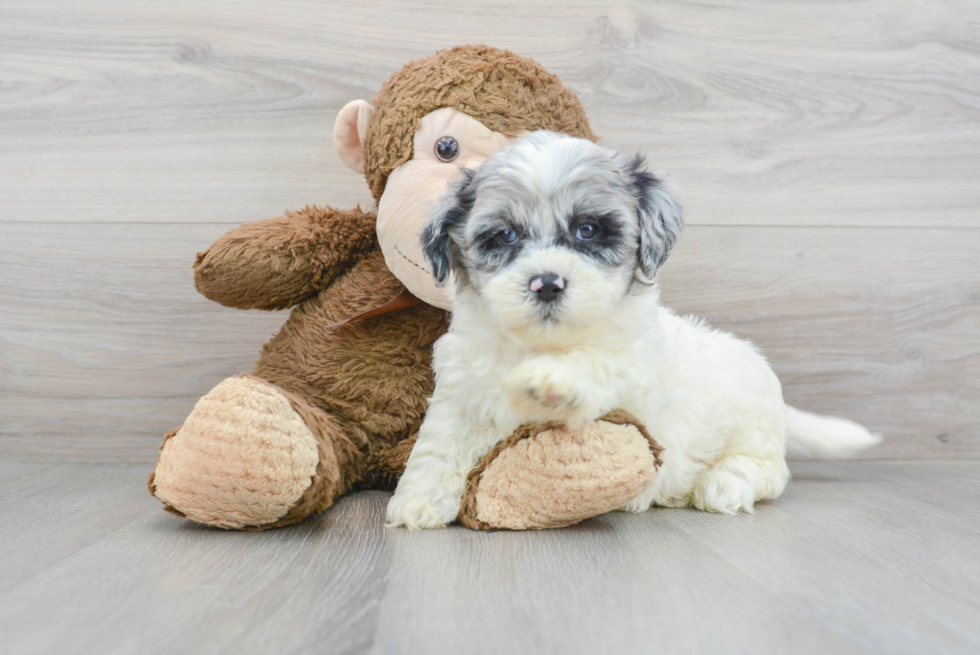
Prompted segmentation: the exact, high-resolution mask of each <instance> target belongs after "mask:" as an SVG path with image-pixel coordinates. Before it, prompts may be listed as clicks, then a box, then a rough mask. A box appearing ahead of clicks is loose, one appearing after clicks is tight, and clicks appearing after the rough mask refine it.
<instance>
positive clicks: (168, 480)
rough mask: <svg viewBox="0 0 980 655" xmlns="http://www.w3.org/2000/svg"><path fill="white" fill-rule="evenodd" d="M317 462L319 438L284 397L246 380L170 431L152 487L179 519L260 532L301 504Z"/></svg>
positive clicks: (230, 383) (217, 391) (224, 387)
mask: <svg viewBox="0 0 980 655" xmlns="http://www.w3.org/2000/svg"><path fill="white" fill-rule="evenodd" d="M319 459H320V454H319V449H318V447H317V442H316V439H315V438H314V436H313V433H312V432H311V431H310V428H309V427H307V424H306V422H305V421H304V420H303V418H301V417H300V415H299V414H298V413H297V411H296V410H295V409H294V408H293V406H292V405H291V404H290V401H289V399H288V398H287V397H286V396H285V395H284V393H283V392H282V391H281V390H279V389H278V388H277V387H275V386H273V385H271V384H269V383H268V382H265V381H263V380H260V379H259V378H255V377H252V376H246V375H241V376H236V377H232V378H228V379H227V380H224V381H223V382H221V383H220V384H219V385H218V386H216V387H215V388H214V389H212V390H211V391H210V392H209V393H208V394H207V395H205V396H204V397H203V398H201V399H200V400H199V401H198V402H197V405H195V407H194V411H192V412H191V414H190V416H188V417H187V420H186V421H185V422H184V425H183V426H181V427H179V428H177V429H176V430H173V431H171V432H170V433H169V434H167V436H166V437H165V438H164V442H163V445H162V446H161V447H160V454H159V457H158V458H157V464H156V467H155V469H154V471H153V473H152V474H150V478H149V480H148V485H149V488H150V492H151V493H152V494H153V495H154V496H156V497H157V498H159V499H160V500H162V501H163V502H164V503H165V504H166V505H167V509H168V510H170V511H172V512H174V513H176V514H178V515H181V516H185V517H187V518H189V519H191V520H194V521H198V522H200V523H206V524H208V525H213V526H218V527H222V528H237V529H242V528H246V529H247V528H256V527H261V526H269V525H270V524H272V523H275V522H276V521H279V520H280V519H283V518H284V517H286V515H287V513H288V512H289V511H290V509H291V508H293V507H294V506H295V505H296V504H297V503H299V501H300V500H301V498H303V496H304V493H305V492H306V491H307V490H308V489H309V488H310V486H311V484H312V482H313V477H314V475H315V474H316V473H317V464H318V462H319Z"/></svg>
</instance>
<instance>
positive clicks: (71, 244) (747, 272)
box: [0, 224, 980, 461]
mask: <svg viewBox="0 0 980 655" xmlns="http://www.w3.org/2000/svg"><path fill="white" fill-rule="evenodd" d="M225 227H226V226H224V225H221V224H217V225H214V224H205V225H152V224H148V225H119V224H100V225H95V224H87V225H73V224H62V225H21V224H5V225H0V279H3V280H4V282H5V283H4V284H3V285H2V286H0V316H2V317H3V319H2V321H0V415H2V416H3V421H2V422H0V454H4V455H8V456H9V455H37V456H46V457H55V458H61V459H63V460H65V461H72V460H78V459H83V460H89V461H92V460H95V461H98V460H112V461H149V460H150V459H152V458H153V457H154V456H155V453H156V449H157V447H158V445H159V441H160V437H161V435H162V434H163V433H164V432H165V431H166V430H169V429H170V428H172V427H175V426H177V425H179V424H180V423H181V422H182V421H183V419H184V417H185V416H186V415H187V413H189V412H190V410H191V409H192V407H193V405H194V403H195V402H196V401H197V399H198V398H199V397H200V396H201V395H203V394H204V393H206V392H207V391H208V390H209V389H210V388H211V387H213V386H214V385H215V384H217V383H218V382H219V381H220V380H221V379H223V378H224V377H226V376H228V375H231V374H234V373H238V372H241V371H247V370H250V368H251V366H252V364H253V362H254V361H255V359H256V357H257V355H258V352H259V349H260V348H261V345H262V343H264V342H265V341H266V340H267V339H268V337H269V336H270V335H271V334H272V333H274V332H275V331H276V330H278V328H279V326H280V325H281V324H282V323H283V321H284V320H285V313H283V312H280V313H273V314H269V313H263V312H241V311H236V310H230V309H226V308H222V307H220V306H218V305H216V304H214V303H211V302H209V301H207V300H206V299H205V298H203V297H201V296H199V295H198V294H197V293H196V292H195V291H194V289H193V283H192V275H191V270H190V263H191V261H192V259H193V254H194V253H195V252H196V251H198V250H201V249H203V248H206V247H207V245H208V244H209V243H210V242H211V240H212V239H214V238H215V237H217V236H218V235H219V234H221V233H222V232H223V231H224V230H225ZM978 252H980V231H976V230H962V229H961V230H953V229H932V230H927V229H904V228H889V229H877V228H867V229H865V228H861V229H858V228H808V229H803V228H792V229H788V228H771V227H758V228H744V227H708V226H701V227H692V228H690V229H688V230H687V232H686V233H685V235H684V236H683V237H682V239H681V241H680V245H679V247H678V250H677V252H676V253H675V255H673V256H672V257H671V260H670V261H668V263H667V265H666V267H665V269H664V272H663V275H662V277H663V280H662V283H663V288H664V291H663V297H664V300H665V302H666V303H667V304H669V305H672V306H675V307H677V308H678V309H679V310H680V311H682V312H693V313H698V314H702V315H704V316H706V317H707V318H708V319H709V320H710V321H711V322H712V323H713V324H714V325H715V326H717V327H719V328H723V329H727V330H731V331H734V332H735V333H736V334H739V335H740V336H743V337H746V338H750V339H752V340H754V341H755V342H756V343H757V344H758V345H759V346H761V348H762V349H763V351H764V352H765V353H766V355H767V356H768V357H769V359H770V361H771V362H772V363H773V366H774V367H775V369H776V371H777V373H778V374H779V375H780V377H781V379H782V380H783V384H784V389H785V395H786V397H787V399H788V400H789V401H790V402H792V403H795V404H797V405H799V406H800V407H803V408H808V409H813V410H815V411H821V412H827V413H835V414H841V415H845V416H849V417H851V418H853V419H855V420H860V421H862V422H865V423H866V424H868V425H869V426H871V427H872V428H873V429H875V430H880V431H882V432H883V433H884V434H885V436H886V437H887V441H886V442H885V443H884V444H883V445H882V446H880V447H879V448H878V449H876V450H874V451H871V452H870V453H869V454H868V456H869V457H875V458H889V457H903V458H921V457H927V458H951V457H977V456H978V455H980V402H978V400H980V268H978V267H977V266H976V255H977V253H978Z"/></svg>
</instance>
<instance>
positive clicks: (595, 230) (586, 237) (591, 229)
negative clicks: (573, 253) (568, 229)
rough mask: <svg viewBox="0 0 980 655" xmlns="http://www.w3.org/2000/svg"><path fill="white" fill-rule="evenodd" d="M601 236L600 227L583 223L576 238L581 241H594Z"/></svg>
mask: <svg viewBox="0 0 980 655" xmlns="http://www.w3.org/2000/svg"><path fill="white" fill-rule="evenodd" d="M598 235H599V226H598V225H596V224H595V223H582V224H581V225H579V226H578V230H576V232H575V236H576V237H578V239H579V240H580V241H592V240H593V239H595V238H596V236H598Z"/></svg>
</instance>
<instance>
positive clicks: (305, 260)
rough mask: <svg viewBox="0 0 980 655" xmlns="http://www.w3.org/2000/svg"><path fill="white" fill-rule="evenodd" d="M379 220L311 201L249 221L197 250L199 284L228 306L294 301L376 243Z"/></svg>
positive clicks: (282, 305)
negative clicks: (202, 250) (274, 215)
mask: <svg viewBox="0 0 980 655" xmlns="http://www.w3.org/2000/svg"><path fill="white" fill-rule="evenodd" d="M375 222H376V218H375V215H374V214H373V213H367V212H363V211H361V210H360V209H359V208H358V209H352V210H348V211H340V210H337V209H332V208H330V207H311V206H307V207H304V208H303V209H300V210H299V211H290V212H286V214H285V215H284V216H281V217H279V218H270V219H266V220H261V221H255V222H254V223H246V224H245V225H242V226H241V227H239V228H236V229H234V230H232V231H231V232H228V233H227V234H225V235H224V236H222V237H221V238H219V239H218V240H217V241H215V242H214V243H213V244H212V245H211V247H210V248H208V249H207V250H205V251H204V252H202V253H199V254H198V255H197V260H196V261H195V262H194V286H196V287H197V290H198V291H200V292H201V293H202V294H203V295H205V296H206V297H208V298H209V299H211V300H214V301H215V302H218V303H221V304H222V305H225V306H227V307H237V308H239V309H270V310H271V309H284V308H286V307H291V306H293V305H296V304H298V303H300V302H302V301H303V300H305V299H307V298H309V297H310V296H312V295H313V294H314V293H316V292H317V291H320V290H321V289H324V288H326V287H327V286H329V285H330V282H331V281H332V280H333V279H334V277H336V276H337V275H338V274H339V273H341V272H342V271H344V270H345V269H346V268H348V267H349V266H350V265H351V264H352V263H353V262H354V261H355V260H356V259H357V258H358V257H359V256H360V255H362V254H364V253H365V252H368V251H370V250H372V249H373V248H375V247H376V246H377V241H376V237H375Z"/></svg>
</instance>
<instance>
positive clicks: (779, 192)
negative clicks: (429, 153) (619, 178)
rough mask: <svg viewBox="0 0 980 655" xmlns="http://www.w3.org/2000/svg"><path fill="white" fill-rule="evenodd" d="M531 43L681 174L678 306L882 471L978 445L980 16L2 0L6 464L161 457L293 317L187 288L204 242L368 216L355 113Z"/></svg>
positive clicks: (761, 8) (916, 4) (974, 9)
mask: <svg viewBox="0 0 980 655" xmlns="http://www.w3.org/2000/svg"><path fill="white" fill-rule="evenodd" d="M458 43H487V44H490V45H495V46H498V47H504V48H509V49H512V50H514V51H516V52H518V53H520V54H523V55H528V56H531V57H534V58H536V59H538V60H539V61H540V62H542V63H543V64H544V65H545V66H546V67H547V68H548V69H550V70H551V71H553V72H555V73H557V74H558V75H560V76H561V77H562V78H563V79H564V80H565V82H566V83H567V84H569V85H570V86H572V87H573V88H574V89H575V90H576V91H577V92H578V94H579V95H580V97H581V99H582V101H583V102H584V104H585V106H586V108H587V110H588V112H589V114H590V116H591V119H592V123H593V127H594V129H595V131H596V132H597V133H598V134H600V135H601V136H603V137H604V143H605V144H607V145H609V146H615V147H619V146H626V147H631V148H637V149H639V150H642V151H644V152H646V153H648V154H649V156H650V158H651V160H652V162H653V163H654V166H655V167H656V168H658V169H662V170H666V171H669V172H670V174H671V179H672V181H673V183H674V185H675V186H676V188H677V191H678V194H679V195H680V197H681V198H682V199H683V201H684V203H685V205H686V208H687V215H688V221H689V225H690V227H689V229H688V230H687V232H686V234H685V236H684V237H683V238H682V241H681V245H680V247H679V248H678V250H677V252H676V256H674V257H673V258H672V260H671V261H670V262H669V264H668V266H667V268H666V269H665V271H664V274H663V280H662V281H663V286H664V297H665V299H666V300H667V301H668V302H669V303H671V304H673V305H675V306H676V307H678V308H680V309H681V310H682V311H684V312H696V313H701V314H704V315H706V316H708V317H709V318H710V319H711V320H712V321H713V322H714V324H716V325H717V326H719V327H722V328H725V329H730V330H733V331H735V332H736V333H738V334H740V335H742V336H745V337H749V338H751V339H753V340H755V341H756V342H757V343H758V344H759V345H760V346H761V347H762V348H763V349H764V350H765V351H766V353H767V354H768V356H769V357H770V359H771V361H772V362H773V365H774V366H775V368H776V370H777V372H778V373H779V374H780V376H781V378H782V380H783V381H784V387H785V393H786V396H787V398H788V400H790V401H791V402H793V403H795V404H797V405H799V406H800V407H804V408H810V409H814V410H818V411H823V412H834V413H840V414H843V415H847V416H850V417H852V418H854V419H857V420H860V421H863V422H865V423H867V424H868V425H869V426H871V427H872V428H874V429H876V430H879V431H881V432H883V433H884V434H885V436H886V437H887V441H886V442H885V443H884V444H883V445H882V446H881V447H879V448H878V449H877V450H875V451H873V452H872V453H870V454H869V455H868V456H869V457H877V458H917V457H925V458H961V457H972V458H975V457H977V456H978V455H980V262H978V255H980V3H976V2H972V1H970V0H964V1H962V2H953V1H937V0H928V1H927V0H921V1H916V0H905V1H900V2H896V1H894V0H864V1H861V2H834V3H828V2H816V1H814V2H803V1H800V2H782V3H779V2H771V1H765V2H762V1H758V2H756V1H747V2H739V3H727V2H717V3H712V2H710V1H709V2H693V1H691V2H688V1H682V0H678V1H675V2H642V3H641V2H635V3H609V2H604V1H600V0H596V1H588V2H586V1H572V2H569V1H568V0H560V1H559V0H545V1H542V2H534V3H528V2H511V1H501V0H493V1H492V2H491V1H487V0H478V1H475V2H468V3H466V4H465V6H463V5H456V4H446V5H438V4H435V3H408V2H398V1H396V0H371V1H369V2H343V3H341V2H338V3H324V2H320V1H314V0H297V1H296V2H289V3H267V2H258V1H256V0H245V1H242V0H235V1H231V0H218V1H215V2H209V3H201V2H190V1H183V0H181V1H175V2H149V1H147V2H141V3H133V2H131V1H130V0H126V1H123V0H117V1H114V0H89V1H88V2H83V3H69V2H67V1H66V0H30V1H29V2H28V1H27V0H6V1H5V2H4V3H3V5H2V6H0V455H3V456H5V457H9V456H19V457H42V456H43V457H48V458H60V459H64V460H91V461H100V460H115V461H119V460H122V461H133V462H137V461H148V460H150V459H151V458H152V457H153V456H154V453H155V451H156V448H157V446H158V444H159V440H160V436H161V435H162V433H163V432H164V431H165V430H166V429H168V428H170V427H173V426H175V425H178V424H179V423H180V422H181V421H182V419H183V418H184V416H186V414H187V413H188V412H189V411H190V409H191V408H192V406H193V404H194V402H195V401H196V399H197V398H198V397H200V396H201V395H202V394H203V393H205V392H206V391H207V390H208V389H209V388H210V387H211V386H213V385H214V384H215V383H217V382H218V381H219V380H221V379H222V378H224V377H225V376H227V375H229V374H232V373H235V372H238V371H242V370H247V369H249V368H250V366H251V364H252V362H253V361H254V359H255V357H256V356H257V353H258V351H259V348H260V347H261V345H262V343H263V342H264V341H265V340H266V339H267V338H268V337H269V336H270V335H271V334H272V333H273V332H275V331H276V330H277V329H278V327H279V326H280V325H281V323H282V322H283V320H284V318H285V315H284V314H282V313H273V314H267V313H261V312H239V311H235V310H230V309H225V308H222V307H219V306H217V305H215V304H213V303H210V302H208V301H207V300H205V299H204V298H203V297H200V296H198V295H197V294H196V293H195V291H194V289H193V285H192V276H191V270H190V265H191V262H192V261H193V257H194V253H195V252H197V251H199V250H201V249H203V248H205V247H206V246H207V245H208V244H209V243H210V242H211V241H212V240H213V239H214V238H216V237H217V236H218V235H220V234H221V233H223V232H225V231H226V230H228V229H230V228H231V227H233V226H234V225H236V224H238V223H241V222H244V221H249V220H254V219H258V218H263V217H267V216H273V215H277V214H279V213H281V212H282V211H283V210H284V209H286V208H289V207H297V206H302V205H304V204H307V203H325V204H331V205H334V206H337V207H341V208H345V207H350V206H353V205H355V204H357V203H361V204H362V205H369V204H370V203H371V199H370V196H369V194H368V192H367V189H366V185H365V184H364V182H363V180H362V179H360V178H359V177H358V176H357V175H355V174H354V173H352V172H350V171H348V170H347V169H346V168H345V167H344V166H343V165H342V164H341V163H340V161H339V160H338V159H337V158H336V157H335V155H334V154H333V144H332V140H331V136H330V135H331V128H332V124H333V119H334V116H335V114H336V112H337V111H338V110H339V109H340V107H341V106H342V105H343V104H344V103H346V102H347V101H349V100H351V99H354V98H368V99H369V98H371V97H372V96H373V95H374V93H375V92H376V91H377V90H378V89H379V87H380V85H381V84H382V82H383V81H384V80H385V79H386V78H387V77H388V75H390V74H391V73H392V72H393V71H395V70H396V69H398V68H399V67H400V66H401V65H402V64H404V63H405V62H407V61H408V60H410V59H413V58H416V57H420V56H425V55H428V54H431V53H432V52H434V51H435V50H436V49H439V48H441V47H445V46H449V45H453V44H458Z"/></svg>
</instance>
